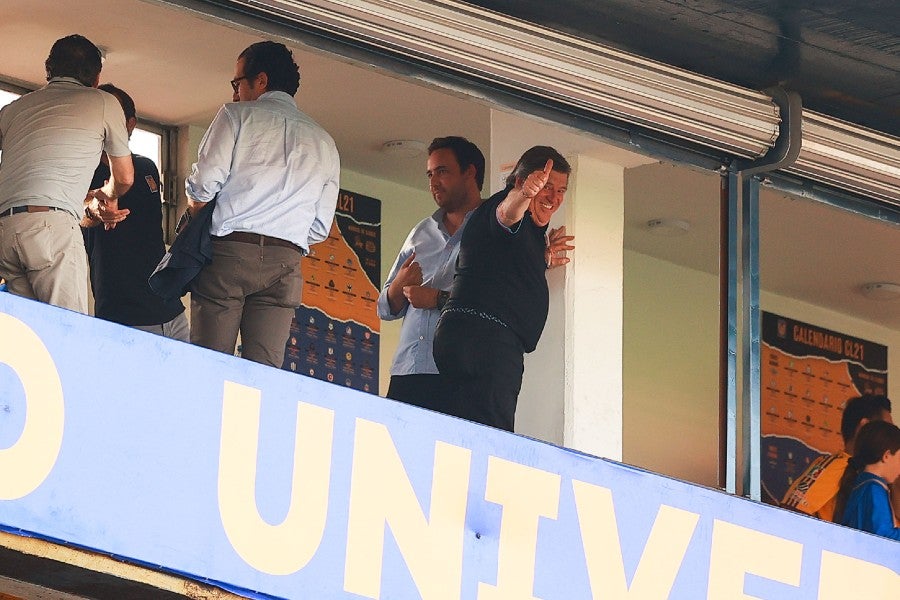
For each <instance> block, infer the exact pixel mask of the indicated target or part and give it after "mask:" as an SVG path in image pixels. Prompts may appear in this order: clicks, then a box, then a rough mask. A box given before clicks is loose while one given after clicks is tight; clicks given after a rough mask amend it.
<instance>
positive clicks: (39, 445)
mask: <svg viewBox="0 0 900 600" xmlns="http://www.w3.org/2000/svg"><path fill="white" fill-rule="evenodd" d="M0 363H3V364H5V365H8V366H9V367H11V368H12V370H13V372H14V373H15V374H16V376H17V377H18V378H19V381H21V382H22V387H23V388H24V390H25V427H24V428H23V429H22V434H21V435H20V436H19V438H18V439H17V440H16V441H15V442H14V443H13V445H12V446H10V447H9V448H5V449H0V500H16V499H18V498H23V497H25V496H27V495H28V494H30V493H31V492H33V491H34V490H36V489H37V488H38V486H40V485H41V484H42V483H43V482H44V480H45V479H47V476H48V475H50V471H52V470H53V465H55V464H56V459H57V457H58V456H59V449H60V448H61V447H62V438H63V427H64V421H65V405H64V403H63V391H62V383H61V382H60V380H59V372H58V371H57V370H56V364H55V363H54V362H53V358H52V357H51V356H50V352H49V351H48V350H47V347H46V346H44V343H43V342H42V341H41V338H39V337H38V335H37V334H36V333H35V332H34V331H33V330H32V329H31V328H30V327H28V325H26V324H25V323H23V322H22V321H20V320H18V319H16V318H15V317H12V316H10V315H7V314H3V313H0ZM0 425H2V421H0Z"/></svg>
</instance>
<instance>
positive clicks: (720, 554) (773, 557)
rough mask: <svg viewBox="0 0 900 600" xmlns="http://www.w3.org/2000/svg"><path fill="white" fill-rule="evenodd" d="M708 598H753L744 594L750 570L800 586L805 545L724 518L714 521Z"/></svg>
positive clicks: (729, 599)
mask: <svg viewBox="0 0 900 600" xmlns="http://www.w3.org/2000/svg"><path fill="white" fill-rule="evenodd" d="M710 553H711V556H710V557H709V589H708V590H707V595H706V598H707V600H751V599H754V598H756V596H750V595H748V594H746V593H744V580H745V579H746V577H745V576H746V574H747V573H752V574H753V575H758V576H759V577H765V578H766V579H771V580H773V581H778V582H781V583H786V584H788V585H793V586H799V585H800V571H801V563H802V560H803V544H801V543H799V542H794V541H792V540H787V539H784V538H781V537H778V536H774V535H770V534H768V533H763V532H761V531H756V530H755V529H749V528H747V527H741V526H740V525H735V524H734V523H728V522H726V521H720V520H718V519H716V520H715V522H714V523H713V539H712V549H711V550H710Z"/></svg>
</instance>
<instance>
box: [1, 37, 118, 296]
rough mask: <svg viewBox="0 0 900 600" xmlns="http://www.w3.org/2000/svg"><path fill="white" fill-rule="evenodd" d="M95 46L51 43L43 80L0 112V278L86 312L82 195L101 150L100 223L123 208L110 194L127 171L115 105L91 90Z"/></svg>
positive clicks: (114, 218)
mask: <svg viewBox="0 0 900 600" xmlns="http://www.w3.org/2000/svg"><path fill="white" fill-rule="evenodd" d="M101 66H102V65H101V61H100V50H99V49H97V46H95V45H94V44H93V43H91V41H90V40H88V39H87V38H85V37H83V36H80V35H70V36H67V37H64V38H62V39H59V40H57V41H56V42H55V43H54V44H53V47H52V48H51V49H50V55H49V56H48V57H47V60H46V62H45V67H46V69H47V82H48V83H47V85H46V86H44V87H43V88H41V89H39V90H37V91H34V92H31V93H29V94H25V95H24V96H22V97H21V98H19V99H18V100H16V101H14V102H12V103H11V104H8V105H7V106H5V107H4V108H3V110H0V150H2V151H3V160H2V162H0V277H2V278H5V279H6V282H7V286H8V289H9V291H10V292H12V293H13V294H17V295H19V296H24V297H26V298H32V299H36V300H40V301H41V302H46V303H48V304H53V305H56V306H61V307H63V308H68V309H71V310H76V311H78V312H82V313H87V311H88V291H87V270H88V267H87V259H86V257H85V253H84V243H83V241H82V238H81V229H80V227H79V225H80V224H84V223H86V222H90V220H89V219H88V218H87V217H86V216H85V215H84V210H85V204H84V201H85V194H86V193H87V192H88V188H89V186H90V183H91V176H92V175H93V173H94V168H95V167H96V166H97V163H98V162H99V161H100V154H101V152H103V151H105V152H106V154H107V155H108V156H109V164H110V170H111V175H110V177H109V180H108V181H107V182H106V183H105V184H104V185H103V187H102V189H99V190H96V191H95V192H94V193H92V194H91V196H92V198H91V203H92V206H93V210H94V214H95V216H97V217H98V218H100V219H102V220H103V221H104V222H105V223H109V225H108V226H109V227H113V226H114V223H116V222H118V221H120V220H121V219H123V218H124V216H125V215H126V214H127V211H119V210H118V209H117V206H116V204H117V198H118V196H119V195H121V194H124V193H125V192H127V191H128V190H129V188H130V187H131V183H132V181H133V179H134V168H133V166H132V163H131V150H129V149H128V132H127V131H126V130H125V115H124V114H123V112H122V107H121V106H119V103H118V102H117V101H116V99H115V98H113V97H112V96H111V95H109V94H107V93H106V92H102V91H100V90H97V89H96V88H97V85H98V84H99V83H100V69H101Z"/></svg>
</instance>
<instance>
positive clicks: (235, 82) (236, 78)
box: [228, 75, 249, 94]
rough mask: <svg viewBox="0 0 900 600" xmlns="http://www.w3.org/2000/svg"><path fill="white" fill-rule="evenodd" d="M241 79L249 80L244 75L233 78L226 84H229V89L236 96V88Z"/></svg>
mask: <svg viewBox="0 0 900 600" xmlns="http://www.w3.org/2000/svg"><path fill="white" fill-rule="evenodd" d="M241 79H249V78H248V77H247V76H246V75H241V76H240V77H235V78H234V79H232V80H231V81H229V82H228V83H230V84H231V89H233V90H234V93H235V94H237V91H238V86H239V85H240V83H241Z"/></svg>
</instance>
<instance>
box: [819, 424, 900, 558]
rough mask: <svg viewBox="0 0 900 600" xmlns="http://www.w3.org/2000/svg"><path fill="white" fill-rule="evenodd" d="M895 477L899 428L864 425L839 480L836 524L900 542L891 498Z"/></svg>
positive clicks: (899, 467)
mask: <svg viewBox="0 0 900 600" xmlns="http://www.w3.org/2000/svg"><path fill="white" fill-rule="evenodd" d="M898 477H900V428H898V427H897V426H896V425H894V424H893V423H889V422H887V421H870V422H869V423H866V425H865V426H863V428H862V429H860V430H859V434H858V435H857V436H856V445H855V447H854V451H853V457H852V458H851V459H850V462H849V464H848V465H847V469H846V470H845V471H844V476H843V477H842V478H841V487H840V491H838V495H837V506H836V509H835V521H836V522H837V523H841V524H842V525H848V526H850V527H854V528H856V529H861V530H862V531H868V532H869V533H874V534H876V535H880V536H884V537H886V538H890V539H892V540H898V541H900V527H897V526H896V522H895V520H894V513H893V510H892V509H891V496H890V494H891V489H890V486H891V484H892V483H894V482H895V481H897V479H898Z"/></svg>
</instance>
